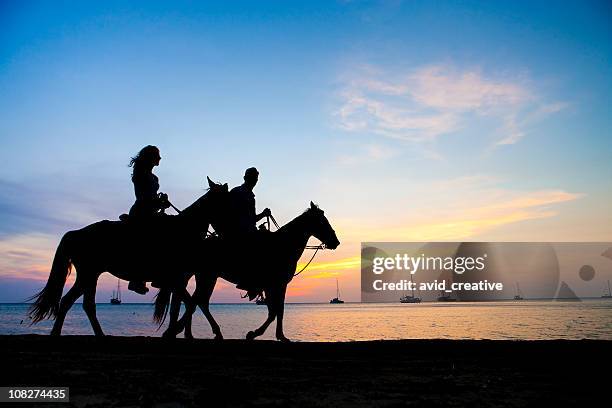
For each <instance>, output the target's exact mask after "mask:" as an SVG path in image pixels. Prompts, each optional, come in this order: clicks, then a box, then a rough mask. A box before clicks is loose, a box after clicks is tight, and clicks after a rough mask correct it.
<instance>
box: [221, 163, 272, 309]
mask: <svg viewBox="0 0 612 408" xmlns="http://www.w3.org/2000/svg"><path fill="white" fill-rule="evenodd" d="M257 180H259V172H258V171H257V169H256V168H255V167H250V168H248V169H246V171H245V172H244V183H243V184H242V185H240V186H238V187H234V188H233V189H232V190H231V191H230V196H231V198H232V200H231V202H232V210H233V216H234V222H233V225H232V226H233V228H232V229H233V231H232V232H233V234H234V236H233V238H234V239H238V240H245V241H246V240H249V239H251V238H254V237H255V234H257V226H256V224H257V222H258V221H259V220H261V219H262V218H264V217H269V216H271V215H272V213H271V211H270V209H269V208H266V209H264V210H263V211H262V212H261V213H259V214H257V211H255V194H254V193H253V188H254V187H255V185H256V184H257ZM243 244H244V242H243ZM247 286H248V285H247ZM237 288H238V289H244V290H247V295H246V296H248V297H249V300H253V299H254V298H255V297H257V296H262V292H261V290H255V289H253V288H249V287H245V286H243V285H241V284H239V285H237Z"/></svg>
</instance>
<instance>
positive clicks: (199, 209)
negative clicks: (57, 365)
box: [29, 179, 229, 336]
mask: <svg viewBox="0 0 612 408" xmlns="http://www.w3.org/2000/svg"><path fill="white" fill-rule="evenodd" d="M208 184H209V190H208V192H206V193H205V194H204V195H203V196H201V197H200V198H199V199H197V200H196V201H195V202H194V203H193V204H191V205H190V206H189V207H187V208H186V209H185V210H184V211H182V212H181V213H180V214H179V215H176V216H159V217H156V218H157V219H155V220H150V221H148V222H147V224H141V223H139V222H137V221H136V220H131V221H130V220H128V221H108V220H104V221H99V222H96V223H94V224H91V225H88V226H86V227H84V228H82V229H80V230H76V231H69V232H67V233H66V234H64V236H63V237H62V239H61V241H60V243H59V245H58V247H57V250H56V253H55V257H54V259H53V264H52V266H51V272H50V274H49V278H48V281H47V284H46V285H45V287H44V288H43V289H42V290H41V291H40V292H38V293H37V294H36V295H34V296H33V297H32V298H30V300H35V301H34V304H33V305H32V306H31V308H30V311H29V315H30V318H31V319H32V324H34V323H37V322H39V321H41V320H43V319H46V318H55V323H54V325H53V329H52V330H51V335H60V334H61V330H62V326H63V323H64V319H65V317H66V313H67V312H68V310H70V308H71V307H72V305H73V304H74V302H75V301H76V300H77V299H78V298H79V297H80V296H81V295H83V309H84V310H85V313H86V314H87V317H88V319H89V322H90V323H91V326H92V328H93V330H94V333H95V334H96V336H103V335H104V332H103V331H102V328H101V327H100V323H99V322H98V319H97V317H96V303H95V296H96V286H97V282H98V278H99V277H100V275H101V274H102V273H104V272H110V273H111V274H112V275H114V276H116V277H118V278H120V279H124V280H137V281H147V282H151V281H156V282H161V283H162V285H163V287H164V288H168V289H167V290H169V291H170V293H175V290H176V293H175V296H176V297H177V299H183V297H184V296H185V292H186V291H183V290H182V289H183V287H182V282H183V276H186V275H187V276H190V274H191V275H192V274H193V271H194V270H195V269H197V268H198V267H199V265H200V263H201V260H200V258H199V251H200V246H201V245H202V243H203V242H204V241H205V240H204V239H203V234H205V233H206V231H208V227H209V225H211V224H212V225H213V228H215V227H216V226H218V227H219V228H220V229H222V227H221V226H220V225H221V222H222V220H221V218H220V217H221V214H224V211H223V210H224V209H225V208H227V200H228V199H229V193H228V187H227V184H223V185H221V184H216V183H214V182H212V181H211V180H210V179H208ZM215 229H216V228H215ZM72 266H74V267H75V268H76V279H75V282H74V285H73V286H72V287H71V288H70V289H69V290H68V292H67V293H66V295H64V296H63V297H62V293H63V288H64V285H65V283H66V279H67V277H68V274H69V273H70V271H71V269H72ZM175 288H176V289H175ZM187 295H188V292H187ZM183 300H186V299H183Z"/></svg>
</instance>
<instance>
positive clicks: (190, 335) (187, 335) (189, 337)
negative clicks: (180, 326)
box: [185, 333, 193, 340]
mask: <svg viewBox="0 0 612 408" xmlns="http://www.w3.org/2000/svg"><path fill="white" fill-rule="evenodd" d="M185 338H186V339H187V340H193V334H191V333H189V334H187V333H185Z"/></svg>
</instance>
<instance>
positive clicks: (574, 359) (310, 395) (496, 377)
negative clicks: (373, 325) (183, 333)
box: [0, 335, 612, 407]
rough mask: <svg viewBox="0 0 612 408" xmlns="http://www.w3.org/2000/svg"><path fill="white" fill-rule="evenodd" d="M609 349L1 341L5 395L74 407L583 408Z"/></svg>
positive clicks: (425, 343)
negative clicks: (64, 398)
mask: <svg viewBox="0 0 612 408" xmlns="http://www.w3.org/2000/svg"><path fill="white" fill-rule="evenodd" d="M611 345H612V343H611V342H607V341H590V340H582V341H488V340H474V341H463V340H403V341H375V342H352V343H291V344H281V343H277V342H272V341H254V342H246V341H242V340H226V341H223V342H215V341H213V340H192V341H188V340H184V339H177V340H175V341H167V340H164V339H160V338H150V337H110V336H107V337H105V338H95V337H92V336H63V337H60V338H51V337H48V336H40V335H24V336H0V349H1V350H2V362H3V371H4V375H3V377H4V380H3V381H2V383H3V384H2V385H3V386H13V385H14V386H69V387H70V406H74V407H181V406H189V407H191V406H193V407H195V406H215V407H217V406H256V407H269V406H279V407H280V406H292V407H295V406H299V407H317V406H336V407H338V406H347V407H348V406H350V407H371V406H379V407H396V406H424V407H432V406H433V407H435V406H445V407H448V406H468V405H469V406H478V407H487V406H491V407H494V406H503V407H520V406H527V405H534V404H537V405H538V406H543V405H544V404H555V405H557V406H572V405H574V406H578V405H583V404H585V403H589V402H594V401H596V400H598V399H600V398H603V394H604V391H606V389H605V388H604V385H603V382H604V379H605V375H602V374H601V371H599V370H598V368H601V367H609V366H610V363H611V358H610V356H612V353H610V351H611V349H612V347H611ZM33 405H34V406H43V404H33ZM48 405H50V406H56V407H57V406H59V405H66V404H58V403H55V404H48ZM19 406H25V405H24V404H19Z"/></svg>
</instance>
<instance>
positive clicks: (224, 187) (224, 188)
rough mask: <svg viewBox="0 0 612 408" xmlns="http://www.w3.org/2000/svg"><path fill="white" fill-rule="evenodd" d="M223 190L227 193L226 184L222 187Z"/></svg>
mask: <svg viewBox="0 0 612 408" xmlns="http://www.w3.org/2000/svg"><path fill="white" fill-rule="evenodd" d="M223 190H224V191H225V192H226V193H227V192H228V191H229V187H228V186H227V183H225V184H224V185H223Z"/></svg>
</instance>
